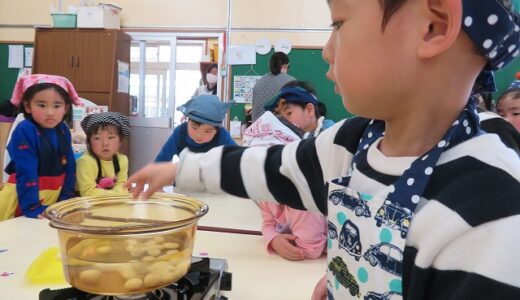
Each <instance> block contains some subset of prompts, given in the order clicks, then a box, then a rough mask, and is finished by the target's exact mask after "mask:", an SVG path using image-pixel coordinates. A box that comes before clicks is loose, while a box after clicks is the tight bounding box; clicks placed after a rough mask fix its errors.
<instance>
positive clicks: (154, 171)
mask: <svg viewBox="0 0 520 300" xmlns="http://www.w3.org/2000/svg"><path fill="white" fill-rule="evenodd" d="M176 172H177V164H172V163H170V162H165V163H157V164H148V165H146V166H145V167H144V168H142V169H141V170H139V171H137V172H136V173H134V174H133V175H132V176H130V178H128V180H127V181H126V183H125V185H124V186H125V187H126V188H128V189H129V190H130V192H131V193H132V197H134V198H137V197H138V196H139V194H141V192H142V197H143V198H144V199H147V198H149V197H150V196H151V195H153V193H154V192H155V191H157V190H159V189H161V188H162V187H163V186H166V185H169V184H172V183H173V182H174V181H175V175H176ZM133 184H135V185H133ZM145 184H148V189H147V190H146V191H144V186H145Z"/></svg>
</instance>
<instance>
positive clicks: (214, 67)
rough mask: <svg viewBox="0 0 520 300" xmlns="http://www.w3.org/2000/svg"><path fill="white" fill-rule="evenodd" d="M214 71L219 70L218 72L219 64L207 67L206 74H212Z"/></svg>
mask: <svg viewBox="0 0 520 300" xmlns="http://www.w3.org/2000/svg"><path fill="white" fill-rule="evenodd" d="M213 69H217V70H218V66H217V64H209V65H208V66H207V67H206V74H208V73H209V72H211V70H213Z"/></svg>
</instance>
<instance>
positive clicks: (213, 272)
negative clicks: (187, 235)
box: [39, 257, 231, 300]
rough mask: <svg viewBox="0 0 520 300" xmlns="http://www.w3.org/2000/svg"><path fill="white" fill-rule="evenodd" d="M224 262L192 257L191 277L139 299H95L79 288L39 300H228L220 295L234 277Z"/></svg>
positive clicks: (45, 293) (44, 293) (48, 292)
mask: <svg viewBox="0 0 520 300" xmlns="http://www.w3.org/2000/svg"><path fill="white" fill-rule="evenodd" d="M226 270H227V263H226V261H225V260H223V259H214V258H200V257H192V260H191V266H190V269H189V271H188V273H187V274H186V275H185V276H184V277H183V278H181V279H180V280H179V281H177V282H176V283H172V284H170V285H168V286H166V287H163V288H160V289H157V290H155V291H152V292H148V293H143V294H137V295H127V296H125V295H118V296H105V295H93V294H89V293H86V292H83V291H81V290H78V289H76V288H73V287H71V288H65V289H61V290H50V289H45V290H42V291H41V292H40V297H39V299H40V300H206V299H222V300H223V299H227V298H226V297H224V296H221V295H220V291H230V290H231V273H228V272H226Z"/></svg>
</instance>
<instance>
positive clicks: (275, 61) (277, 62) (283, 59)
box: [269, 52, 289, 75]
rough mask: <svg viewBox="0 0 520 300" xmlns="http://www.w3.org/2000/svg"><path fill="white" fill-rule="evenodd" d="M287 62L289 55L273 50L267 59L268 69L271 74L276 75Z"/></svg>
mask: <svg viewBox="0 0 520 300" xmlns="http://www.w3.org/2000/svg"><path fill="white" fill-rule="evenodd" d="M288 64H289V57H288V56H287V54H285V53H283V52H275V53H274V54H273V56H271V60H269V70H270V71H271V73H272V74H273V75H278V74H280V73H281V72H282V66H283V65H288Z"/></svg>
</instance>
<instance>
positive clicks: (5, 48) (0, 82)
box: [0, 43, 32, 103]
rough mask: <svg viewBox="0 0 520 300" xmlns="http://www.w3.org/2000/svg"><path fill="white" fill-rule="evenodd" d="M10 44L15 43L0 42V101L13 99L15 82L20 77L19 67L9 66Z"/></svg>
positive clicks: (29, 45) (28, 45)
mask: <svg viewBox="0 0 520 300" xmlns="http://www.w3.org/2000/svg"><path fill="white" fill-rule="evenodd" d="M9 45H15V44H13V43H9V44H5V43H0V103H1V102H4V101H7V100H9V99H11V95H12V94H13V88H14V84H15V83H16V79H17V78H18V71H19V69H10V68H8V67H7V66H8V62H9ZM18 45H19V44H18ZM23 45H24V47H32V44H23Z"/></svg>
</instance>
